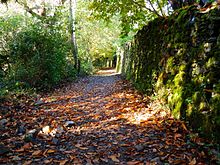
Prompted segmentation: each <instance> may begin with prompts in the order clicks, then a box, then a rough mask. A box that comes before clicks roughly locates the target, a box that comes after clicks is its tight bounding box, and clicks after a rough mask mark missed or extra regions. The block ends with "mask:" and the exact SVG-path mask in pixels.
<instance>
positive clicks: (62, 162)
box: [60, 160, 68, 165]
mask: <svg viewBox="0 0 220 165" xmlns="http://www.w3.org/2000/svg"><path fill="white" fill-rule="evenodd" d="M67 162H68V160H61V161H60V165H65V164H66V163H67Z"/></svg>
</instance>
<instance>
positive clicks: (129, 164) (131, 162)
mask: <svg viewBox="0 0 220 165" xmlns="http://www.w3.org/2000/svg"><path fill="white" fill-rule="evenodd" d="M137 164H138V165H139V164H140V161H129V162H127V165H137Z"/></svg>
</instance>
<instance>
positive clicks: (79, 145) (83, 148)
mask: <svg viewBox="0 0 220 165" xmlns="http://www.w3.org/2000/svg"><path fill="white" fill-rule="evenodd" d="M75 146H76V147H77V148H79V149H81V150H88V148H86V147H81V146H82V145H81V144H76V145H75Z"/></svg>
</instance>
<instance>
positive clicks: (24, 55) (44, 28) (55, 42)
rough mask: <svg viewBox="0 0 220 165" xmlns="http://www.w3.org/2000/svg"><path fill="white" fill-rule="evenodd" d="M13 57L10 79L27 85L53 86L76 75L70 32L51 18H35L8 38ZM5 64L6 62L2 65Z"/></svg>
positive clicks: (8, 53)
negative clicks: (69, 37)
mask: <svg viewBox="0 0 220 165" xmlns="http://www.w3.org/2000/svg"><path fill="white" fill-rule="evenodd" d="M7 47H8V51H7V52H6V53H5V54H6V55H7V57H8V59H10V64H9V65H10V67H9V66H8V68H10V69H9V73H8V74H7V76H5V77H6V78H7V80H8V81H9V82H10V83H12V84H16V82H22V84H24V85H23V86H24V87H37V88H43V87H52V86H54V85H56V84H57V83H59V82H60V81H61V80H62V79H64V78H67V77H69V76H72V77H74V76H75V74H76V72H75V71H74V69H73V65H72V62H71V61H72V60H71V46H70V43H69V40H68V34H65V33H63V30H62V29H61V28H60V25H59V26H58V25H56V22H55V21H54V20H50V18H47V19H42V20H37V21H36V20H31V21H30V23H28V24H27V25H26V27H23V28H22V30H20V31H17V32H16V33H14V35H13V40H12V39H10V40H8V42H7ZM2 66H3V65H2Z"/></svg>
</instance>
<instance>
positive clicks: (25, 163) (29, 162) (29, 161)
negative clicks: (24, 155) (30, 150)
mask: <svg viewBox="0 0 220 165" xmlns="http://www.w3.org/2000/svg"><path fill="white" fill-rule="evenodd" d="M31 163H32V160H28V161H26V162H24V164H23V165H29V164H31Z"/></svg>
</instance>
